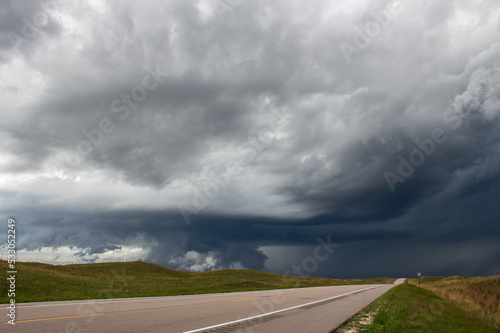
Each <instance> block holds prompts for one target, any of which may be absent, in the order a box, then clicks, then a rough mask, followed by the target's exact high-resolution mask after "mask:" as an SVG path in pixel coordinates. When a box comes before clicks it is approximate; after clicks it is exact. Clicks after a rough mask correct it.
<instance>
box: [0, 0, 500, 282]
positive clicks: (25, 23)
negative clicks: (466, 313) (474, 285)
mask: <svg viewBox="0 0 500 333" xmlns="http://www.w3.org/2000/svg"><path fill="white" fill-rule="evenodd" d="M499 17H500V9H499V7H498V5H497V2H495V1H493V0H481V1H476V2H474V3H471V2H468V1H459V0H455V1H434V2H431V1H424V2H418V3H417V2H415V3H408V2H403V1H355V2H348V3H347V2H346V3H340V2H332V1H326V0H325V1H322V0H321V1H314V2H307V3H306V2H303V1H271V2H269V1H261V0H256V1H246V0H242V1H232V2H224V0H199V1H183V0H168V1H147V2H135V1H78V2H72V1H62V0H50V1H49V0H47V1H39V2H35V1H4V2H2V3H1V4H0V75H1V76H2V77H3V78H4V79H3V80H2V81H1V82H0V97H1V100H2V108H1V118H0V138H1V141H2V149H1V151H0V157H1V159H0V161H1V162H0V170H1V175H0V200H1V203H2V207H3V209H2V218H3V219H4V220H6V219H7V218H8V217H15V218H16V219H17V220H18V230H19V231H18V232H19V241H18V246H19V247H20V248H22V249H24V250H25V251H36V250H37V249H41V248H46V247H49V248H54V249H57V248H63V247H70V248H71V249H74V257H73V258H74V260H75V261H78V260H94V261H95V260H100V259H99V258H100V256H102V255H103V254H105V253H109V252H110V251H111V252H117V253H119V252H120V251H122V250H123V251H124V252H125V250H124V249H127V248H141V249H142V253H143V255H142V259H144V260H148V261H152V262H155V263H159V264H163V265H166V266H168V267H173V268H182V269H192V270H207V269H216V268H228V267H235V268H238V267H245V268H251V269H260V270H268V271H272V272H275V273H283V272H284V271H286V270H288V269H289V268H290V267H292V266H293V265H300V264H301V263H302V262H303V259H304V258H307V257H310V256H312V255H313V252H314V248H315V246H317V245H318V238H321V239H326V237H327V236H328V235H330V236H329V237H331V239H332V241H335V242H336V243H338V244H340V245H341V246H340V247H339V248H338V249H336V250H335V252H334V253H332V254H331V255H330V256H329V258H328V259H327V260H326V261H325V262H322V263H320V264H319V265H318V267H317V269H314V272H310V275H324V276H332V277H347V276H359V277H361V276H374V275H391V276H411V275H414V274H415V273H416V272H417V271H422V272H423V273H424V272H425V274H495V273H497V272H498V271H499V270H500V261H499V259H498V258H499V256H498V253H500V245H499V244H500V243H499V242H498V239H499V236H500V229H499V227H498V213H499V209H498V204H497V203H496V201H497V198H498V196H499V194H500V168H499V165H500V134H499V133H500V131H499V129H500V117H499V115H500V60H499V59H500V37H499V36H500V19H499ZM1 228H5V225H4V226H2V227H1ZM1 230H4V229H1ZM55 252H57V251H56V250H55ZM58 258H59V257H57V258H55V259H58ZM89 258H90V259H89ZM55 259H54V261H55V262H56V261H57V260H55Z"/></svg>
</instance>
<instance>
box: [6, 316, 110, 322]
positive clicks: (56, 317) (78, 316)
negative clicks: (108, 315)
mask: <svg viewBox="0 0 500 333" xmlns="http://www.w3.org/2000/svg"><path fill="white" fill-rule="evenodd" d="M103 314H104V313H93V314H86V315H78V316H66V317H53V318H42V319H29V320H20V321H15V323H16V324H19V323H27V322H29V321H42V320H55V319H66V318H76V317H88V316H101V315H103ZM4 324H8V322H6V323H4Z"/></svg>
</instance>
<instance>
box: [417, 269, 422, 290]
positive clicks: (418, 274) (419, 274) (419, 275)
mask: <svg viewBox="0 0 500 333" xmlns="http://www.w3.org/2000/svg"><path fill="white" fill-rule="evenodd" d="M417 276H418V286H419V287H420V277H421V276H422V274H421V273H420V272H418V273H417Z"/></svg>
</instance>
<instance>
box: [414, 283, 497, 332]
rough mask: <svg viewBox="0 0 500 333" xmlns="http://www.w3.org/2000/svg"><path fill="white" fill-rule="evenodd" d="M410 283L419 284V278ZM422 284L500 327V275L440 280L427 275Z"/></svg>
mask: <svg viewBox="0 0 500 333" xmlns="http://www.w3.org/2000/svg"><path fill="white" fill-rule="evenodd" d="M409 283H412V284H418V279H410V281H409ZM421 286H422V287H423V288H425V289H427V290H430V291H432V292H434V293H435V294H436V295H438V296H439V297H441V298H443V299H446V300H451V301H454V302H455V303H456V304H457V305H458V306H460V307H462V308H463V309H465V310H467V311H469V312H471V313H472V314H474V315H475V316H477V317H479V318H480V319H482V320H483V321H486V322H489V323H491V324H493V325H494V326H496V327H497V328H500V305H499V303H500V276H487V277H468V276H451V277H447V278H442V279H439V280H433V279H428V278H427V277H425V279H423V280H421Z"/></svg>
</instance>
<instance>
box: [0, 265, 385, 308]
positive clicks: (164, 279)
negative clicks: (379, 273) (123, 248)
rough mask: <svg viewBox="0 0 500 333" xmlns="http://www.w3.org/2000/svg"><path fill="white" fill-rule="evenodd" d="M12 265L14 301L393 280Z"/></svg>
mask: <svg viewBox="0 0 500 333" xmlns="http://www.w3.org/2000/svg"><path fill="white" fill-rule="evenodd" d="M16 269H17V272H18V273H17V281H16V302H33V301H49V300H50V301H54V300H69V299H94V298H110V297H135V296H166V295H183V294H198V293H214V292H230V291H245V290H262V289H278V288H294V287H312V286H328V285H346V284H365V283H366V284H372V283H392V282H393V281H394V279H391V278H373V279H365V280H359V279H347V280H338V279H329V278H316V277H293V276H282V275H277V274H271V273H265V272H259V271H252V270H220V271H210V272H185V271H179V270H173V269H169V268H166V267H163V266H160V265H156V264H152V263H147V262H142V261H132V262H109V263H97V264H73V265H49V264H41V263H24V262H18V263H16ZM0 270H1V272H2V273H0V278H1V279H2V281H6V277H7V276H6V275H7V273H6V272H7V262H6V261H3V260H0ZM0 286H1V285H0ZM6 286H7V285H6V284H5V285H4V286H1V292H2V294H1V295H0V296H1V297H0V303H7V302H8V301H9V298H8V297H7V288H6Z"/></svg>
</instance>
